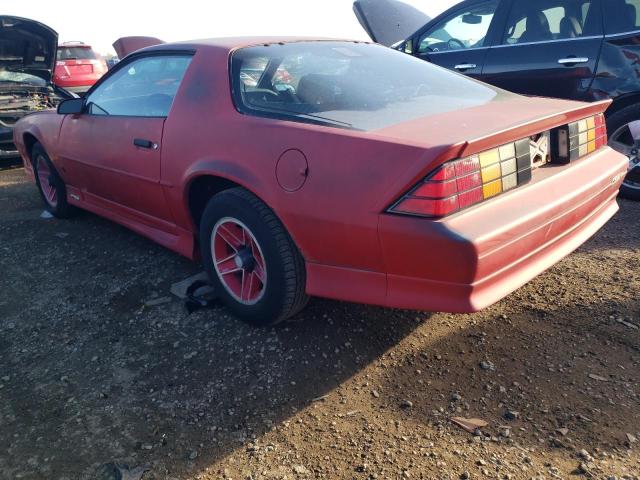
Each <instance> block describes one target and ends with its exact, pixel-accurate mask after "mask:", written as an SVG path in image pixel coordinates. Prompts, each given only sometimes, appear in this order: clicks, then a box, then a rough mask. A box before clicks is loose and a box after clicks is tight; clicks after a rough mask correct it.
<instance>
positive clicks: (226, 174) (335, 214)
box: [15, 38, 628, 325]
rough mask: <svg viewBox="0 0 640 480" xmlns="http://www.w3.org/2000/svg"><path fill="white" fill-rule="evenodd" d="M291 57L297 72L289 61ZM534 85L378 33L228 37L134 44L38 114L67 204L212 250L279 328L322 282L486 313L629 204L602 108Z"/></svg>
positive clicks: (51, 186) (245, 314)
mask: <svg viewBox="0 0 640 480" xmlns="http://www.w3.org/2000/svg"><path fill="white" fill-rule="evenodd" d="M282 72H287V75H286V78H284V77H285V76H284V75H283V73H282ZM607 105H608V102H606V101H605V102H600V103H594V104H583V103H577V102H570V101H563V100H548V99H534V98H525V97H522V96H519V95H515V94H511V93H508V92H505V91H502V90H499V89H496V88H493V87H491V86H489V85H485V84H482V83H479V82H476V81H474V80H471V79H469V78H466V77H463V76H460V75H458V74H455V73H451V72H449V71H447V70H444V69H441V68H439V67H436V66H433V65H431V64H429V63H426V62H423V61H420V60H417V59H415V58H413V57H411V56H408V55H405V54H403V53H399V52H397V51H394V50H391V49H388V48H385V47H382V46H379V45H374V44H367V43H360V42H349V41H329V40H313V39H290V38H289V39H286V38H283V39H273V38H266V39H265V38H249V39H218V40H208V41H199V42H197V43H175V44H164V45H156V46H153V47H149V48H145V49H143V50H140V51H137V52H135V53H134V54H132V55H129V56H128V57H127V58H125V59H124V60H123V61H122V62H120V63H119V64H118V65H117V66H116V67H115V68H114V69H112V70H111V71H110V72H109V73H108V74H107V75H106V76H105V77H103V78H102V79H101V80H100V82H98V83H97V84H96V85H95V86H94V87H93V88H92V89H91V90H90V91H89V92H88V94H87V96H86V97H85V98H84V99H71V100H67V101H65V102H63V103H62V104H60V106H59V109H58V112H57V113H56V112H53V111H47V112H41V113H35V114H32V115H29V116H27V117H25V118H24V119H22V120H20V122H19V123H18V124H17V126H16V128H15V143H16V145H17V146H18V149H19V150H20V153H21V154H22V157H23V159H24V164H25V168H26V170H27V172H29V173H30V174H32V175H33V176H34V178H35V181H36V183H37V185H38V187H39V189H40V192H41V194H42V197H43V199H44V201H45V203H46V205H47V208H48V209H49V210H50V211H51V212H52V213H53V214H54V215H56V216H58V217H66V216H68V215H70V214H72V213H73V210H74V209H75V208H76V207H79V208H82V209H85V210H90V211H92V212H95V213H97V214H99V215H102V216H105V217H107V218H110V219H112V220H114V221H116V222H119V223H121V224H123V225H126V226H127V227H129V228H131V229H133V230H135V231H136V232H139V233H141V234H143V235H145V236H147V237H149V238H151V239H153V240H154V241H156V242H158V243H160V244H162V245H164V246H166V247H168V248H170V249H172V250H175V251H176V252H179V253H181V254H183V255H185V256H187V257H189V258H194V259H195V258H198V257H200V258H202V261H203V262H204V265H205V267H206V270H207V272H208V273H209V276H210V278H211V281H212V282H213V285H214V287H215V289H216V290H217V291H218V293H219V295H220V297H221V299H222V300H223V302H224V303H225V304H226V305H227V306H228V307H229V308H230V309H231V310H232V311H233V312H234V313H235V314H236V315H237V316H239V317H241V318H243V319H245V320H247V321H249V322H252V323H254V324H261V325H268V324H274V323H277V322H279V321H281V320H284V319H286V318H288V317H290V316H292V315H294V314H295V313H296V312H298V311H300V310H301V309H302V308H303V307H304V306H305V304H306V301H307V299H308V297H309V296H312V295H316V296H322V297H329V298H334V299H341V300H348V301H354V302H364V303H371V304H377V305H385V306H390V307H401V308H412V309H423V310H436V311H449V312H472V311H476V310H478V309H481V308H483V307H486V306H488V305H490V304H492V303H494V302H496V301H497V300H499V299H501V298H502V297H504V296H505V295H507V294H509V293H510V292H512V291H513V290H515V289H516V288H518V287H519V286H521V285H523V284H524V283H525V282H527V281H528V280H530V279H531V278H533V277H534V276H535V275H537V274H539V273H541V272H542V271H543V270H545V269H546V268H548V267H550V266H551V265H553V264H554V263H555V262H557V261H558V260H560V259H561V258H562V257H564V256H565V255H567V254H568V253H569V252H571V251H572V250H574V249H575V248H577V247H578V246H579V245H581V244H582V243H583V242H584V241H585V240H587V239H588V238H589V237H590V236H591V235H593V234H594V233H595V232H596V231H597V230H598V229H599V228H600V227H602V225H603V224H604V223H605V222H606V221H607V220H608V219H609V218H611V216H612V215H613V214H614V213H615V212H616V210H617V208H618V206H617V204H616V195H617V194H618V188H619V187H620V184H621V182H622V179H623V178H624V176H625V174H626V171H627V165H628V160H627V158H626V157H624V156H622V155H620V154H618V153H616V152H614V151H613V150H611V149H610V148H609V147H607V146H606V143H607V134H606V130H605V126H604V121H603V116H602V112H603V111H604V110H605V109H606V108H607Z"/></svg>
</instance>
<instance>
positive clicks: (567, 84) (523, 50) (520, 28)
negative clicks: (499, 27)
mask: <svg viewBox="0 0 640 480" xmlns="http://www.w3.org/2000/svg"><path fill="white" fill-rule="evenodd" d="M510 1H511V5H510V10H509V14H508V16H507V22H506V27H505V29H504V32H503V34H502V38H501V39H500V40H499V41H497V42H496V45H494V46H492V47H491V48H490V49H489V51H488V53H487V57H486V59H485V67H484V71H483V76H484V80H485V81H486V82H489V83H491V84H493V85H496V86H498V87H501V88H504V89H507V90H511V91H514V92H517V93H522V94H526V95H539V96H546V97H558V98H567V99H576V100H588V98H587V93H588V91H589V87H590V85H591V83H592V81H593V78H594V75H595V72H596V67H597V63H598V58H599V56H600V49H601V45H602V41H603V31H602V5H601V2H600V0H536V1H535V2H532V1H530V0H510Z"/></svg>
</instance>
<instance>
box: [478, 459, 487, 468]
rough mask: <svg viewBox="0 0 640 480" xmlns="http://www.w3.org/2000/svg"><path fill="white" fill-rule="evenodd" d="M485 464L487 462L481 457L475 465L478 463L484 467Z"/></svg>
mask: <svg viewBox="0 0 640 480" xmlns="http://www.w3.org/2000/svg"><path fill="white" fill-rule="evenodd" d="M486 464H487V462H486V460H483V459H482V458H480V459H478V460H477V461H476V465H479V466H481V467H484V466H485V465H486Z"/></svg>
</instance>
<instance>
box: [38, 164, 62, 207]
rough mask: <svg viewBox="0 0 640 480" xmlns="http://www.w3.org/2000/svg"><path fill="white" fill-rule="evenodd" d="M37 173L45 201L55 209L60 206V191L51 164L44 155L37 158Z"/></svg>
mask: <svg viewBox="0 0 640 480" xmlns="http://www.w3.org/2000/svg"><path fill="white" fill-rule="evenodd" d="M36 172H37V174H38V182H39V183H40V189H41V190H42V194H43V196H44V199H45V201H46V202H47V204H48V205H49V206H50V207H52V208H55V207H56V206H57V205H58V189H57V188H56V185H55V182H54V178H53V172H52V171H51V168H50V167H49V162H47V160H46V159H45V158H44V157H43V156H42V155H38V157H37V158H36Z"/></svg>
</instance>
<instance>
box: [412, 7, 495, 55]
mask: <svg viewBox="0 0 640 480" xmlns="http://www.w3.org/2000/svg"><path fill="white" fill-rule="evenodd" d="M497 8H498V2H497V1H490V2H486V3H482V4H480V5H476V6H474V7H473V8H469V9H465V10H463V11H460V12H458V13H456V14H455V15H454V16H453V17H449V18H448V19H446V20H444V21H443V22H441V23H439V24H438V25H436V26H435V27H434V28H432V29H431V30H429V31H428V32H427V33H425V34H423V35H422V37H420V41H419V42H418V53H427V52H443V51H445V52H446V51H450V50H464V49H467V48H479V47H483V46H485V40H486V37H487V33H488V32H489V26H490V25H491V21H492V20H493V16H494V14H495V13H496V9H497Z"/></svg>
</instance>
